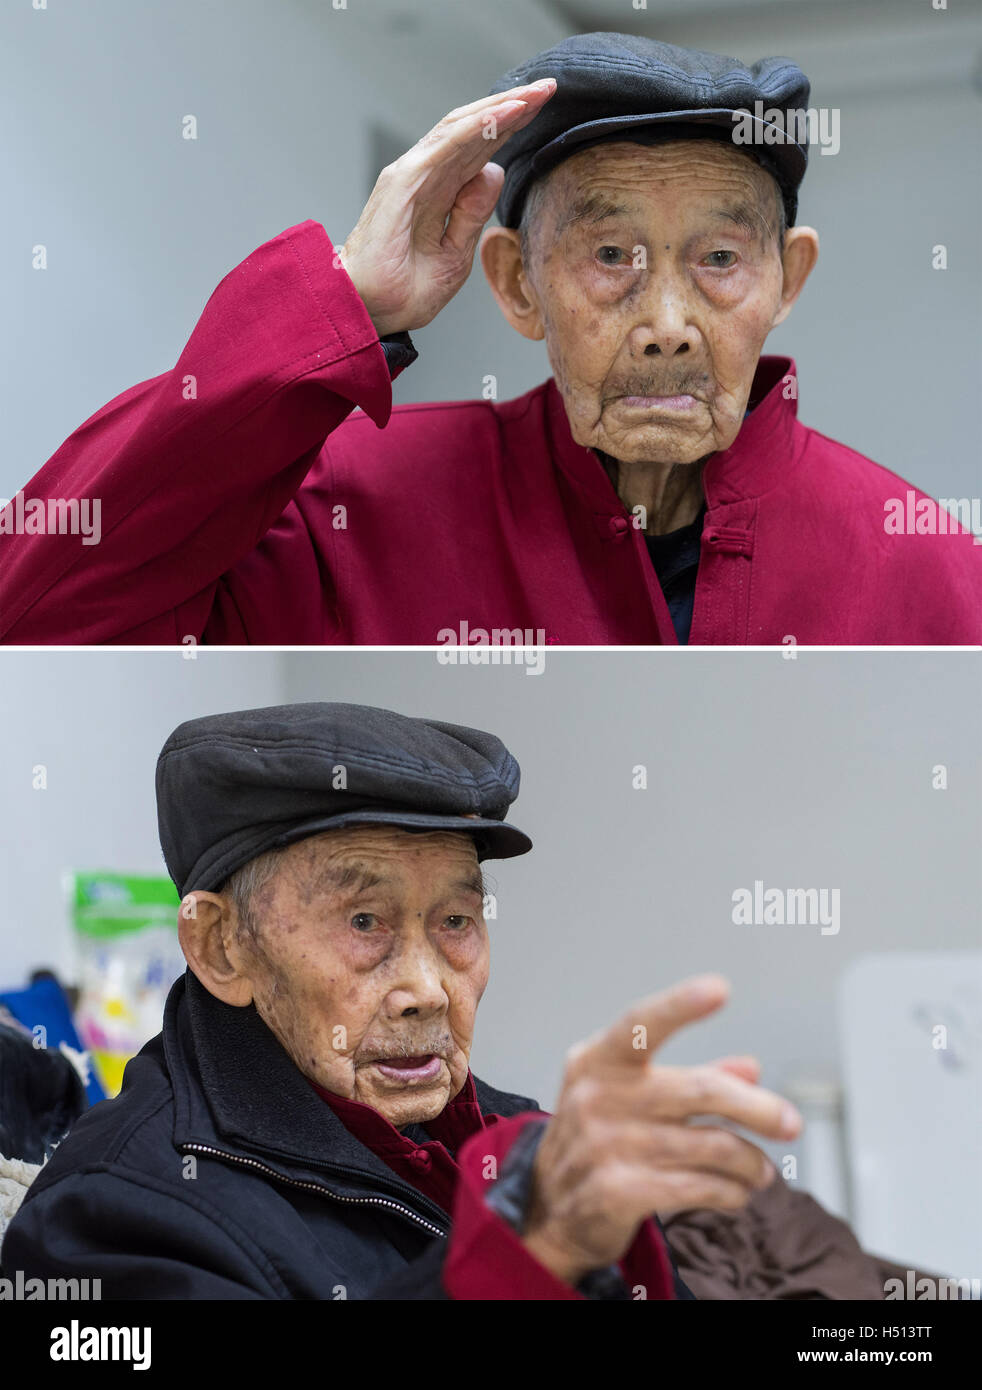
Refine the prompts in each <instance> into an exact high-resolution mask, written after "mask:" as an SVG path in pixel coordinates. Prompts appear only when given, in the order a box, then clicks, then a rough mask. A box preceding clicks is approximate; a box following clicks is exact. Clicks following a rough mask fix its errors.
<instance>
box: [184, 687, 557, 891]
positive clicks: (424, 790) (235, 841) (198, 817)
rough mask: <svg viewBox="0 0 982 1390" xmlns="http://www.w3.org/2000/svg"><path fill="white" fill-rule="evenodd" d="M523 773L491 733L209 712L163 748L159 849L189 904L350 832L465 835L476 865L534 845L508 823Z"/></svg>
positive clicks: (389, 716) (390, 719)
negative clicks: (289, 851) (328, 833)
mask: <svg viewBox="0 0 982 1390" xmlns="http://www.w3.org/2000/svg"><path fill="white" fill-rule="evenodd" d="M519 775H520V774H519V767H518V763H517V762H516V761H515V759H514V758H513V757H512V755H511V754H510V753H509V752H508V749H507V748H506V747H505V746H504V744H503V743H502V742H501V740H500V739H498V738H495V736H494V734H486V733H483V732H482V731H481V730H480V729H467V728H463V727H461V726H459V725H457V724H442V723H439V722H438V721H436V720H433V719H410V718H408V717H407V716H406V715H403V714H395V713H393V712H392V711H391V710H385V709H375V708H372V707H370V706H367V705H342V704H302V705H277V706H274V707H272V708H269V709H250V710H241V711H238V712H237V713H232V714H214V715H209V716H207V717H206V718H204V719H191V720H189V721H188V722H187V723H185V724H181V725H180V726H179V727H178V728H177V729H175V730H174V732H173V733H172V734H171V736H170V738H169V739H168V740H167V742H166V743H165V744H164V747H163V749H162V750H161V753H160V757H159V758H158V760H157V820H158V824H159V827H160V843H161V847H162V848H163V851H164V859H165V861H166V863H167V868H168V870H169V872H170V876H171V878H172V879H173V880H174V882H175V884H176V885H177V890H178V892H179V893H180V894H181V896H182V897H183V896H184V894H185V893H189V892H191V890H192V889H195V888H200V889H208V890H212V891H214V890H216V889H218V888H220V887H221V886H222V884H223V883H224V882H225V880H226V879H227V878H228V876H229V874H231V873H233V872H234V871H235V870H236V869H238V868H241V866H242V865H243V864H245V863H247V862H248V861H249V860H250V859H254V858H255V856H256V855H257V854H262V853H264V852H265V851H266V850H268V849H274V848H278V847H280V846H283V845H289V844H293V843H294V842H295V841H297V840H303V839H306V837H307V836H308V835H316V834H318V833H319V832H320V831H322V830H331V829H335V828H341V827H342V826H349V825H395V826H401V827H402V828H404V829H406V830H462V831H466V832H467V833H468V834H470V835H472V836H473V837H474V840H475V844H476V848H477V853H478V857H479V858H480V859H509V858H511V857H512V856H513V855H516V854H524V853H525V852H526V851H527V850H530V849H531V848H532V841H531V840H530V839H529V838H528V836H527V835H524V834H523V833H522V832H521V831H520V830H517V829H516V828H515V827H514V826H513V825H507V824H505V823H504V816H505V813H506V811H507V810H508V807H509V806H510V805H511V803H512V802H513V801H514V799H515V797H516V796H517V795H518V784H519Z"/></svg>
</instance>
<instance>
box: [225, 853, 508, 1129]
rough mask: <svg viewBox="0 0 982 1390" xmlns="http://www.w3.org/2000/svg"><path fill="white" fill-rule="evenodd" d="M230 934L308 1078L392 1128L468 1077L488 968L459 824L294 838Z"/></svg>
mask: <svg viewBox="0 0 982 1390" xmlns="http://www.w3.org/2000/svg"><path fill="white" fill-rule="evenodd" d="M251 918H252V921H253V923H254V926H255V934H254V936H252V935H251V934H248V933H242V932H240V933H239V944H240V945H241V947H242V950H243V954H244V957H245V959H246V961H247V962H248V965H247V973H248V975H249V978H250V981H251V983H252V986H253V1001H254V1003H255V1005H256V1008H257V1010H258V1012H259V1014H260V1016H261V1017H262V1019H263V1020H264V1022H265V1023H266V1024H267V1025H268V1027H269V1028H270V1029H271V1030H272V1031H273V1033H274V1034H275V1035H276V1037H277V1038H278V1039H279V1041H280V1043H281V1044H282V1046H283V1047H284V1048H285V1049H286V1051H287V1052H288V1053H289V1054H290V1056H291V1057H292V1058H293V1060H294V1062H295V1063H296V1065H297V1066H298V1067H299V1068H300V1070H301V1071H302V1072H303V1073H304V1075H305V1076H307V1077H308V1078H310V1080H312V1081H315V1082H317V1084H318V1085H320V1086H323V1087H324V1088H325V1089H327V1090H329V1091H333V1092H334V1093H335V1094H337V1095H339V1096H344V1097H346V1098H347V1099H349V1100H356V1101H361V1102H362V1103H363V1104H365V1105H370V1106H372V1107H373V1108H374V1109H376V1110H378V1111H379V1112H380V1113H381V1114H382V1115H384V1116H385V1118H386V1119H387V1120H389V1121H390V1122H391V1123H392V1124H393V1125H395V1126H396V1127H397V1128H399V1127H402V1126H404V1125H407V1124H413V1123H421V1122H425V1121H426V1120H429V1119H433V1118H434V1117H435V1116H436V1115H439V1113H440V1112H441V1111H442V1110H443V1108H444V1106H445V1105H446V1104H447V1102H448V1101H449V1100H451V1099H452V1097H453V1096H455V1095H456V1094H457V1093H458V1091H459V1090H460V1089H461V1087H462V1086H463V1084H464V1082H465V1080H466V1079H467V1068H468V1059H469V1056H470V1049H471V1040H472V1037H473V1030H474V1017H475V1014H476V1012H477V1006H478V1003H479V1001H480V998H481V995H482V994H483V993H484V988H485V986H486V984H487V980H488V964H489V953H488V936H487V928H486V926H485V923H484V916H483V884H482V879H481V873H480V867H479V864H478V859H477V854H476V851H475V848H474V842H473V840H472V839H471V837H470V836H469V835H465V834H456V833H444V832H438V833H434V834H414V833H411V832H408V831H403V830H398V829H395V828H390V827H381V826H380V827H375V826H371V827H368V826H365V827H355V828H352V829H347V830H336V831H330V832H328V833H327V834H323V835H318V836H314V837H312V838H310V839H307V840H302V841H301V842H300V843H298V844H296V845H292V846H291V847H290V848H289V849H288V850H286V851H285V852H284V854H283V856H282V858H281V859H280V861H279V864H278V867H277V871H276V873H275V874H274V876H273V877H272V879H271V880H270V881H269V882H268V883H267V884H266V886H265V887H264V888H262V889H260V890H259V891H258V892H257V893H256V895H255V897H254V899H253V902H252V912H251Z"/></svg>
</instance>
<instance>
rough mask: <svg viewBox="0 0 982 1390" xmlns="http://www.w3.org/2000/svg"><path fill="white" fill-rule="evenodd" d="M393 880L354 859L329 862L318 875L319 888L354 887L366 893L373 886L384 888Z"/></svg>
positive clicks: (340, 888) (342, 888)
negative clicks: (338, 862) (344, 861)
mask: <svg viewBox="0 0 982 1390" xmlns="http://www.w3.org/2000/svg"><path fill="white" fill-rule="evenodd" d="M391 882H392V880H391V878H389V877H388V876H387V875H386V874H380V873H376V871H375V870H374V869H371V868H369V867H368V865H367V864H360V863H358V862H357V861H353V862H350V863H347V864H328V865H326V866H325V867H324V868H323V869H321V871H320V872H319V873H318V875H317V888H319V889H322V890H323V889H325V888H333V889H335V890H344V889H346V888H353V889H355V890H356V891H357V892H359V893H366V892H368V891H369V889H372V888H382V887H384V886H385V885H386V884H388V883H391Z"/></svg>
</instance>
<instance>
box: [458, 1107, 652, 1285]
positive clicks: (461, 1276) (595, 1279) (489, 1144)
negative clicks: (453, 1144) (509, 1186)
mask: <svg viewBox="0 0 982 1390" xmlns="http://www.w3.org/2000/svg"><path fill="white" fill-rule="evenodd" d="M545 1120H546V1117H544V1116H543V1115H542V1114H541V1113H526V1114H521V1115H515V1116H513V1117H512V1118H510V1119H507V1120H499V1121H498V1123H497V1124H495V1125H493V1126H491V1127H489V1128H488V1129H485V1130H483V1131H481V1132H480V1133H479V1134H475V1135H473V1136H472V1137H471V1138H470V1139H468V1141H467V1142H466V1144H464V1145H463V1147H462V1148H461V1150H460V1154H459V1156H458V1163H459V1166H460V1181H459V1183H458V1187H457V1193H456V1197H455V1201H454V1212H453V1226H452V1229H451V1233H450V1239H449V1246H448V1249H447V1252H446V1259H445V1262H444V1265H443V1271H442V1282H443V1285H444V1287H445V1288H446V1290H447V1292H448V1293H449V1294H450V1297H451V1298H453V1299H455V1300H482V1301H489V1300H502V1299H511V1300H519V1299H520V1300H540V1299H547V1300H552V1301H566V1300H571V1299H572V1300H579V1299H591V1300H597V1299H600V1300H614V1299H621V1300H623V1299H631V1300H635V1301H639V1300H645V1301H646V1300H648V1299H655V1300H671V1299H674V1298H675V1297H676V1286H675V1279H674V1270H673V1267H672V1263H671V1259H670V1257H669V1255H668V1250H667V1246H666V1243H665V1241H664V1238H663V1236H662V1233H661V1231H660V1228H659V1227H658V1226H657V1223H656V1222H654V1221H650V1220H649V1221H645V1222H644V1223H643V1224H642V1225H641V1227H640V1228H639V1230H638V1233H637V1235H636V1236H635V1238H634V1240H633V1242H632V1243H631V1246H630V1247H629V1249H628V1250H627V1251H626V1252H625V1254H624V1256H623V1258H622V1259H621V1260H620V1261H619V1262H618V1266H617V1267H611V1269H609V1270H595V1271H593V1272H591V1274H589V1275H588V1276H587V1277H586V1278H585V1279H584V1280H582V1281H581V1283H580V1284H579V1285H577V1286H576V1287H575V1288H574V1287H573V1286H572V1285H570V1284H567V1283H564V1282H563V1281H562V1280H561V1279H558V1278H557V1277H556V1276H555V1275H553V1274H552V1273H551V1272H550V1271H549V1270H547V1269H546V1268H545V1266H544V1265H541V1264H539V1262H538V1260H536V1259H535V1258H534V1257H533V1256H532V1255H531V1254H530V1253H529V1251H528V1250H527V1249H526V1248H525V1245H524V1244H523V1242H522V1240H521V1238H520V1234H519V1232H520V1229H521V1223H522V1218H523V1214H524V1204H525V1198H527V1193H528V1179H529V1177H530V1172H531V1164H532V1160H533V1159H534V1156H535V1150H536V1148H537V1143H536V1142H535V1141H536V1140H537V1139H538V1138H540V1137H541V1134H542V1132H543V1129H544V1125H545ZM530 1139H531V1142H529V1141H530ZM512 1157H517V1158H518V1165H519V1166H518V1170H517V1174H516V1170H515V1168H514V1167H513V1168H512V1169H511V1174H512V1175H515V1176H517V1178H518V1181H517V1183H515V1184H514V1190H513V1192H511V1193H509V1194H508V1195H507V1196H506V1197H505V1198H504V1199H503V1200H498V1201H495V1200H489V1199H491V1197H492V1194H493V1193H494V1189H495V1187H496V1186H497V1184H498V1183H499V1181H500V1183H502V1184H504V1183H505V1182H506V1181H509V1168H508V1161H509V1159H510V1158H512ZM499 1165H500V1172H501V1176H500V1179H499V1177H498V1172H499ZM523 1188H524V1192H523Z"/></svg>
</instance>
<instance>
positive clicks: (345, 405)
mask: <svg viewBox="0 0 982 1390" xmlns="http://www.w3.org/2000/svg"><path fill="white" fill-rule="evenodd" d="M355 406H360V407H361V408H362V409H363V410H364V411H365V413H366V414H367V415H368V416H369V417H370V418H371V419H372V420H373V421H374V423H375V424H376V425H377V426H378V427H379V428H382V427H383V426H384V425H385V424H386V423H387V421H388V419H389V416H390V413H391V408H392V388H391V378H390V374H389V367H388V366H387V361H386V353H385V351H384V350H383V347H382V346H381V344H380V343H379V339H378V335H377V333H376V331H375V327H374V325H373V324H372V321H371V319H370V318H369V316H368V312H367V310H366V309H365V306H364V304H363V303H362V301H361V299H360V297H359V295H358V293H357V291H356V289H355V287H354V285H353V284H352V282H351V280H350V279H349V277H348V275H347V273H346V272H345V271H344V269H343V268H342V267H341V266H340V264H338V265H335V262H334V248H333V246H332V245H331V242H330V240H329V238H328V236H327V233H326V232H325V230H324V228H323V227H322V226H321V225H320V224H319V223H316V222H312V221H307V222H303V223H300V224H299V225H298V226H295V227H291V228H289V229H288V230H287V231H285V232H283V233H282V234H281V235H280V236H277V237H274V238H273V239H272V240H271V241H269V242H266V243H265V244H264V245H263V246H261V247H259V248H258V250H256V251H254V252H253V253H252V255H250V256H249V257H247V258H246V260H244V261H243V262H242V264H241V265H239V266H237V267H236V268H235V269H234V270H233V271H231V272H230V274H228V275H227V276H226V277H225V278H224V279H223V280H222V282H221V283H220V284H219V286H218V288H217V289H216V290H215V292H214V293H213V294H212V296H211V298H210V299H209V300H208V303H207V305H206V307H205V309H204V312H203V313H202V315H201V318H200V320H199V321H198V324H197V326H196V327H195V329H194V332H193V333H192V334H191V337H190V339H189V340H188V343H187V346H186V347H185V349H184V351H183V352H182V353H181V356H180V358H179V359H178V362H177V364H176V365H175V367H174V368H173V370H172V371H169V372H165V373H164V374H163V375H162V376H158V377H155V378H153V379H152V380H150V381H145V382H143V383H141V384H140V385H138V386H134V387H132V388H131V389H130V390H128V391H124V392H123V394H122V395H120V396H117V397H116V399H115V400H113V401H110V402H109V404H108V405H105V406H103V408H102V409H101V410H99V411H97V412H96V414H95V415H93V416H92V417H91V419H89V420H87V421H86V422H85V423H84V424H83V425H82V426H81V427H80V428H79V429H77V430H76V431H75V432H74V434H72V435H71V436H70V437H69V438H68V439H67V440H66V441H65V443H64V444H63V445H62V446H61V448H60V449H59V450H58V451H57V453H55V454H54V456H53V457H52V458H51V459H50V460H49V461H48V462H47V463H46V464H45V465H44V467H43V468H42V469H41V470H40V472H39V473H37V474H36V476H35V477H34V478H33V479H32V480H31V481H30V482H29V483H27V484H26V485H25V486H24V488H23V489H22V490H21V492H20V493H19V494H18V496H17V497H16V498H15V499H14V501H13V502H12V503H11V505H10V506H9V507H7V508H6V509H5V511H4V512H3V513H0V641H3V642H17V643H31V644H33V643H95V642H133V643H144V642H146V643H181V642H186V641H187V640H189V639H194V640H195V641H199V640H202V639H204V640H206V641H207V640H209V636H210V637H211V638H212V640H216V639H217V640H225V641H249V640H251V639H250V635H249V615H242V614H239V613H238V612H237V611H235V604H234V600H233V599H232V597H231V595H230V594H229V593H228V592H227V590H226V588H225V586H224V584H223V576H224V575H226V574H227V573H228V572H229V571H230V570H232V569H233V568H234V567H235V566H236V565H237V564H238V563H239V562H240V561H241V560H242V559H243V558H244V557H245V556H246V555H247V554H248V553H249V552H250V551H252V550H253V549H254V548H255V546H256V545H257V543H258V542H259V540H260V539H261V538H262V536H263V535H264V534H265V533H266V531H267V530H268V529H269V528H270V527H271V526H272V524H273V523H274V522H275V521H276V520H277V519H278V518H279V517H280V516H281V514H282V513H283V512H284V509H285V508H286V507H287V506H288V504H289V503H290V502H291V500H292V499H293V498H294V496H295V495H296V493H297V492H298V490H299V488H300V486H301V484H302V483H303V480H304V478H305V476H306V474H307V472H308V471H309V469H310V467H311V466H312V464H313V462H314V460H315V458H316V457H317V454H318V452H319V451H320V448H321V446H322V444H323V442H324V440H325V438H326V437H327V436H328V435H329V434H330V432H331V431H332V430H333V429H335V428H336V426H337V425H339V424H340V423H341V422H342V421H343V420H344V418H345V417H346V416H347V415H348V414H349V413H350V412H351V410H352V409H353V408H354V407H355ZM38 499H40V503H39V506H37V507H32V505H31V503H32V501H37V500H38ZM52 499H61V500H62V501H65V500H67V501H69V502H71V501H72V500H73V499H77V501H78V504H79V507H80V513H79V514H80V516H82V517H87V518H88V521H87V523H86V528H85V529H86V532H87V534H74V535H72V534H64V535H62V534H57V530H58V527H57V526H55V525H54V524H52V525H51V526H50V529H48V530H47V531H43V530H41V527H42V525H44V526H47V523H46V522H44V523H42V522H41V521H39V520H37V517H38V516H40V515H42V514H43V515H45V516H47V515H49V514H51V511H52V505H53V504H52ZM85 505H87V507H88V510H87V511H86V510H85ZM18 509H19V514H20V517H21V522H20V524H19V525H18V524H17V523H16V519H15V518H16V514H17V512H18ZM32 514H34V516H35V520H34V521H33V522H32V521H31V520H30V517H31V515H32ZM25 517H27V518H28V520H27V521H24V520H23V518H25ZM62 529H66V528H65V527H62ZM33 530H38V531H40V533H39V534H31V532H32V531H33ZM76 530H79V531H81V530H82V527H81V526H77V527H76ZM293 545H294V548H295V549H296V550H297V554H296V560H297V564H296V566H293V565H292V564H291V565H289V566H287V568H288V569H289V570H290V571H291V573H292V572H293V571H294V569H295V571H296V573H295V577H294V579H293V580H292V583H293V584H294V585H296V586H298V592H299V586H300V585H301V584H303V583H307V582H309V580H310V577H311V575H313V576H314V577H315V580H316V579H319V580H320V582H321V583H323V584H324V585H325V586H326V587H328V588H329V586H330V576H329V575H327V574H325V572H324V560H323V557H322V556H321V555H320V554H319V553H317V546H316V543H315V541H314V540H312V538H311V537H310V535H309V534H308V533H307V532H306V531H305V530H304V529H303V528H298V530H297V533H296V536H295V538H294V540H293ZM301 550H302V551H303V552H304V553H303V554H300V551H301ZM290 583H291V581H290V577H289V576H286V578H284V579H283V580H282V581H281V582H279V583H278V586H277V593H276V602H277V604H278V605H281V608H280V611H281V612H282V611H283V609H284V606H285V608H286V610H287V611H289V605H290V599H291V593H290ZM320 640H326V641H329V640H338V638H337V637H332V634H331V632H330V628H329V625H328V630H327V631H326V632H324V633H323V634H322V635H321V637H320Z"/></svg>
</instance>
